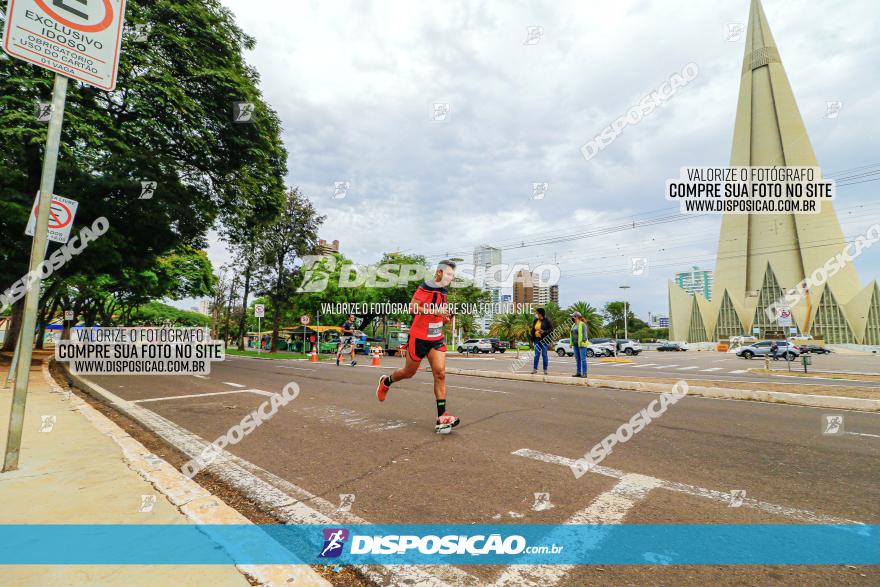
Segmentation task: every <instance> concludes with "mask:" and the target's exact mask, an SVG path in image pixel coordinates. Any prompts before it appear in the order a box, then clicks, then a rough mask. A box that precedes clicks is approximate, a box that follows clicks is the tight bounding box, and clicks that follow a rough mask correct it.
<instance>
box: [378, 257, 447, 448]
mask: <svg viewBox="0 0 880 587" xmlns="http://www.w3.org/2000/svg"><path fill="white" fill-rule="evenodd" d="M454 278H455V263H454V262H452V261H440V263H439V264H438V265H437V271H436V272H435V273H434V279H433V280H427V279H426V280H425V282H424V283H423V284H421V285H420V286H419V287H418V289H416V293H415V294H413V298H412V301H411V302H410V311H411V312H412V313H413V323H412V327H410V330H409V342H408V343H407V348H406V364H405V365H404V366H403V368H401V369H398V370H397V371H395V372H394V373H392V374H391V375H383V376H382V377H380V378H379V387H377V388H376V397H377V398H379V401H380V402H383V401H385V397H386V396H387V395H388V388H389V387H391V384H392V383H394V382H395V381H402V380H404V379H409V378H410V377H412V376H413V375H415V374H416V371H418V370H419V365H420V364H421V362H422V359H424V358H425V357H428V363H430V365H431V374H432V375H433V376H434V397H435V398H436V399H437V424H436V426H434V431H435V432H437V433H438V434H449V433H450V432H452V428H453V427H454V426H458V423H459V419H458V418H456V417H455V416H450V415H449V412H447V411H446V343H445V342H444V341H443V325H444V324H445V323H447V322H449V310H448V309H447V307H446V297H447V294H448V292H449V290H448V287H449V284H450V283H452V280H453V279H454Z"/></svg>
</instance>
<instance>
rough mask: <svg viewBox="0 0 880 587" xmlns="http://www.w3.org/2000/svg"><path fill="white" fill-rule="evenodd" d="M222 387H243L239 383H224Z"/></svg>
mask: <svg viewBox="0 0 880 587" xmlns="http://www.w3.org/2000/svg"><path fill="white" fill-rule="evenodd" d="M223 385H228V386H229V387H244V385H242V384H241V383H232V382H230V381H224V382H223Z"/></svg>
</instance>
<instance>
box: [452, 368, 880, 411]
mask: <svg viewBox="0 0 880 587" xmlns="http://www.w3.org/2000/svg"><path fill="white" fill-rule="evenodd" d="M446 372H447V373H448V374H450V375H467V376H470V377H487V378H490V379H510V380H513V381H535V382H540V383H558V384H561V385H578V386H581V387H606V388H612V389H624V390H627V391H647V392H654V393H663V392H665V391H668V390H669V385H668V384H666V383H653V382H646V381H633V380H629V381H627V380H621V379H595V378H589V379H582V378H575V377H571V376H569V375H563V376H560V375H531V374H529V373H509V372H504V371H477V370H474V369H458V368H454V367H447V368H446ZM688 395H695V396H701V397H709V398H717V399H738V400H752V401H759V402H767V403H778V404H790V405H796V406H808V407H813V408H829V409H838V410H861V411H867V412H880V400H877V399H867V398H858V397H838V396H830V395H810V394H802V393H789V392H784V391H762V390H756V389H734V388H725V387H716V386H712V387H708V386H696V385H691V386H690V387H689V388H688Z"/></svg>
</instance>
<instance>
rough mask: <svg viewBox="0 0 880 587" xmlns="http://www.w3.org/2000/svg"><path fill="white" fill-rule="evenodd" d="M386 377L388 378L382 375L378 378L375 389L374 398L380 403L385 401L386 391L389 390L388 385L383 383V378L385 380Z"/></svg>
mask: <svg viewBox="0 0 880 587" xmlns="http://www.w3.org/2000/svg"><path fill="white" fill-rule="evenodd" d="M386 377H388V376H387V375H383V376H382V377H380V378H379V387H377V388H376V398H377V399H378V400H379V401H380V402H384V401H385V397H386V396H387V395H388V389H389V387H388V384H387V383H385V378H386Z"/></svg>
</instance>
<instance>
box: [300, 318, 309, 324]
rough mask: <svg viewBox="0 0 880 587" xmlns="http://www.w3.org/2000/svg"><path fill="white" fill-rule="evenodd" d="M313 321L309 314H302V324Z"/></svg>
mask: <svg viewBox="0 0 880 587" xmlns="http://www.w3.org/2000/svg"><path fill="white" fill-rule="evenodd" d="M311 321H312V320H311V318H309V317H308V316H300V317H299V323H300V324H308V323H309V322H311Z"/></svg>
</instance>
